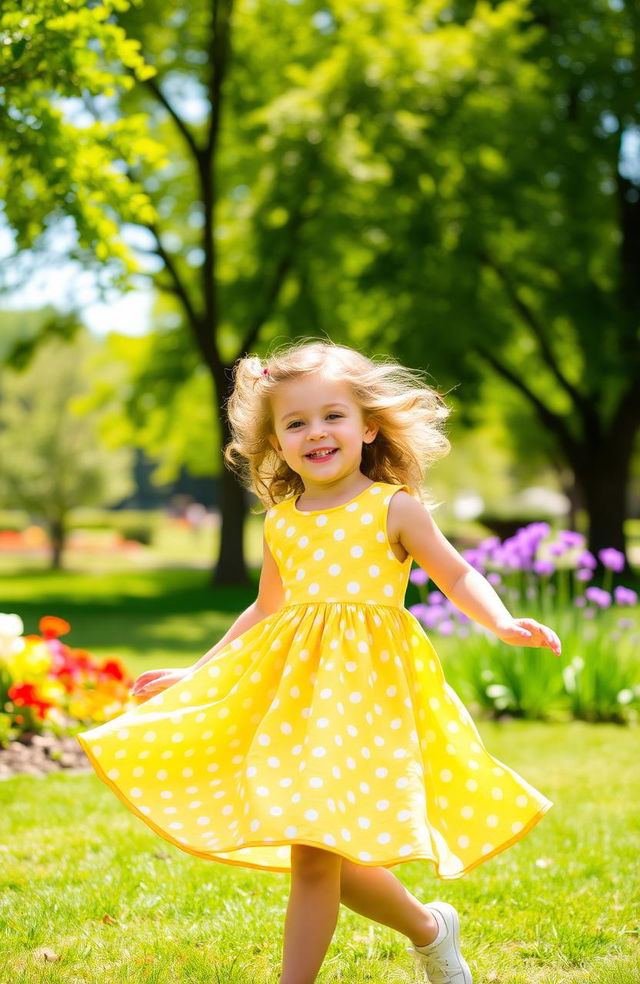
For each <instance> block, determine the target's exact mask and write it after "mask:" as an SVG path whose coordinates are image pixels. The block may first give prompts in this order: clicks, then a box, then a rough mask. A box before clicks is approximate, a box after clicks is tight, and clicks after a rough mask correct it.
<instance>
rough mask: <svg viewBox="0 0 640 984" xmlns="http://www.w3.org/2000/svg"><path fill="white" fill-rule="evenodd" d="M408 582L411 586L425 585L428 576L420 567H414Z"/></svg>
mask: <svg viewBox="0 0 640 984" xmlns="http://www.w3.org/2000/svg"><path fill="white" fill-rule="evenodd" d="M409 580H410V581H411V583H412V584H426V583H427V581H428V580H429V575H428V574H427V572H426V571H423V570H422V568H421V567H415V568H414V569H413V570H412V571H411V574H410V575H409Z"/></svg>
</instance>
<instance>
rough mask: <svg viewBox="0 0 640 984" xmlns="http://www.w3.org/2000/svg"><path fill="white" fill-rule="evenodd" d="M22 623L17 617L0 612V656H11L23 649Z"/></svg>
mask: <svg viewBox="0 0 640 984" xmlns="http://www.w3.org/2000/svg"><path fill="white" fill-rule="evenodd" d="M23 632H24V623H23V621H22V619H21V618H20V616H19V615H6V614H5V613H4V612H0V656H11V654H12V653H19V652H21V651H22V650H23V649H24V639H22V638H21V636H22V633H23Z"/></svg>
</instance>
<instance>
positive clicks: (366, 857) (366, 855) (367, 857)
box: [358, 851, 371, 861]
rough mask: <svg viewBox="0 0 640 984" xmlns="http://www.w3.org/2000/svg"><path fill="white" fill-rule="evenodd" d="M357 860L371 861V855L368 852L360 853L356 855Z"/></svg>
mask: <svg viewBox="0 0 640 984" xmlns="http://www.w3.org/2000/svg"><path fill="white" fill-rule="evenodd" d="M358 859H359V860H360V861H371V855H370V854H369V852H368V851H360V854H359V855H358Z"/></svg>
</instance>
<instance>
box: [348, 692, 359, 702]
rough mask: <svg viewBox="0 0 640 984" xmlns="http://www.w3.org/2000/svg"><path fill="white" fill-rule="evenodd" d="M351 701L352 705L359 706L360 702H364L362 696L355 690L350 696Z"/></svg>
mask: <svg viewBox="0 0 640 984" xmlns="http://www.w3.org/2000/svg"><path fill="white" fill-rule="evenodd" d="M349 700H350V701H351V703H352V704H359V703H360V701H361V700H362V694H361V693H359V692H358V691H357V690H354V692H353V693H352V694H349Z"/></svg>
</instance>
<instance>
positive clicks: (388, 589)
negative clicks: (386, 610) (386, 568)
mask: <svg viewBox="0 0 640 984" xmlns="http://www.w3.org/2000/svg"><path fill="white" fill-rule="evenodd" d="M382 591H383V594H386V596H387V598H391V596H392V595H393V587H392V586H391V585H390V584H385V586H384V588H383V589H382Z"/></svg>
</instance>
